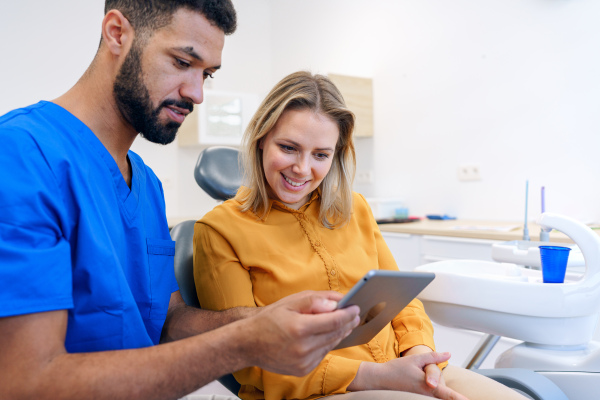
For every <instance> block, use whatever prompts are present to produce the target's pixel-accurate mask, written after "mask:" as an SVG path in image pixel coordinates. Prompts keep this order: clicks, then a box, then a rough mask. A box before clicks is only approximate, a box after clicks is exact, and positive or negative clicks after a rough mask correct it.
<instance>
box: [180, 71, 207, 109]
mask: <svg viewBox="0 0 600 400" xmlns="http://www.w3.org/2000/svg"><path fill="white" fill-rule="evenodd" d="M179 92H180V94H181V97H182V98H184V99H189V100H190V101H192V102H193V103H194V104H200V103H202V102H203V101H204V77H203V75H200V77H198V76H197V75H195V76H194V77H193V78H191V79H189V80H188V81H187V82H185V83H184V84H183V86H182V87H181V90H180V91H179Z"/></svg>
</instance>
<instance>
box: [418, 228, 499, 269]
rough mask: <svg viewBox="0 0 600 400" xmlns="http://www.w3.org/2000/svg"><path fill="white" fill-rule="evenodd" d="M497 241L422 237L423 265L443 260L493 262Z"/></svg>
mask: <svg viewBox="0 0 600 400" xmlns="http://www.w3.org/2000/svg"><path fill="white" fill-rule="evenodd" d="M494 243H496V241H495V240H483V239H467V238H456V237H447V236H429V235H425V236H421V243H420V248H421V260H420V261H421V264H427V263H430V262H435V261H443V260H457V259H458V260H461V259H462V260H482V261H493V260H492V245H493V244H494Z"/></svg>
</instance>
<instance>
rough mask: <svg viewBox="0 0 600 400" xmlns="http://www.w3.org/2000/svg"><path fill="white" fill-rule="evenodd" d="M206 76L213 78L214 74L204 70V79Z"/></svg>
mask: <svg viewBox="0 0 600 400" xmlns="http://www.w3.org/2000/svg"><path fill="white" fill-rule="evenodd" d="M206 78H210V79H214V76H213V74H212V73H210V72H205V73H204V79H206Z"/></svg>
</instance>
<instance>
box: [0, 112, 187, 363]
mask: <svg viewBox="0 0 600 400" xmlns="http://www.w3.org/2000/svg"><path fill="white" fill-rule="evenodd" d="M0 144H1V146H0V173H1V174H2V181H3V182H2V186H1V189H0V193H1V195H0V317H6V316H13V315H21V314H29V313H36V312H44V311H50V310H63V309H68V314H69V320H68V327H67V335H66V341H65V346H66V349H67V351H69V352H87V351H99V350H116V349H127V348H139V347H146V346H151V345H153V344H157V343H158V341H159V339H160V332H161V329H162V326H163V324H164V321H165V317H166V314H167V309H168V305H169V299H170V296H171V293H172V292H174V291H176V290H178V287H177V282H176V280H175V275H174V270H173V256H174V254H175V246H174V244H175V242H173V241H172V240H171V237H170V235H169V229H168V226H167V221H166V217H165V203H164V196H163V191H162V186H161V183H160V181H159V180H158V178H157V177H156V175H154V173H153V172H152V170H151V169H150V168H148V167H147V166H146V165H145V164H144V162H143V161H142V159H141V158H140V157H139V156H138V155H137V154H135V153H133V152H131V151H130V152H129V153H128V156H129V161H130V163H131V167H132V185H131V189H130V188H129V187H128V186H127V184H126V183H125V180H124V179H123V176H122V174H121V172H120V171H119V168H118V167H117V164H116V162H115V160H114V159H113V158H112V156H111V155H110V154H109V152H108V150H106V148H105V147H104V146H103V145H102V143H101V142H100V141H99V140H98V138H97V137H96V136H95V135H94V133H93V132H92V131H91V130H90V129H89V128H88V127H87V126H86V125H85V124H83V123H82V122H81V121H80V120H79V119H77V118H76V117H75V116H74V115H72V114H71V113H69V112H68V111H66V110H65V109H63V108H62V107H60V106H58V105H56V104H54V103H50V102H45V101H42V102H40V103H38V104H35V105H32V106H29V107H26V108H23V109H18V110H14V111H11V112H9V113H8V114H6V115H4V116H2V117H0Z"/></svg>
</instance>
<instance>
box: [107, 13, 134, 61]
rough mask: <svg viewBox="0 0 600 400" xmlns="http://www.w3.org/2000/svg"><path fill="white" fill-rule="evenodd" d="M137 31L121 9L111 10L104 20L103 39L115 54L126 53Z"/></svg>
mask: <svg viewBox="0 0 600 400" xmlns="http://www.w3.org/2000/svg"><path fill="white" fill-rule="evenodd" d="M134 34H135V32H134V30H133V26H132V25H131V24H130V23H129V20H128V19H127V18H125V16H124V15H123V13H121V12H120V11H119V10H110V11H109V12H107V13H106V15H105V16H104V19H103V20H102V41H103V42H104V44H105V45H106V46H107V48H108V50H109V51H110V52H111V53H112V54H113V55H115V56H120V55H123V54H126V53H127V51H128V50H129V48H130V47H131V43H132V42H133V36H134Z"/></svg>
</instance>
